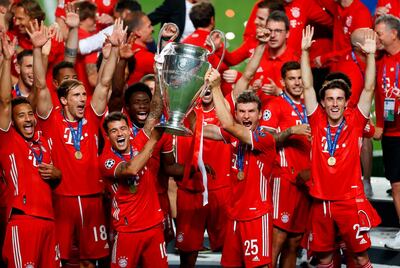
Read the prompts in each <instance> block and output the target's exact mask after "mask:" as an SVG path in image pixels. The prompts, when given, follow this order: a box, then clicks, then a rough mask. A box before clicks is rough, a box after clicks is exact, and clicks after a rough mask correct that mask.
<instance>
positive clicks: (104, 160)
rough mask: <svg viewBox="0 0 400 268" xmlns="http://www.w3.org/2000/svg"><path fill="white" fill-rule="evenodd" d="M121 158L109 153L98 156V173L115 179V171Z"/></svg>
mask: <svg viewBox="0 0 400 268" xmlns="http://www.w3.org/2000/svg"><path fill="white" fill-rule="evenodd" d="M122 162H124V161H122V159H119V158H118V157H115V156H113V155H112V154H110V153H104V154H103V155H102V156H100V158H99V168H100V173H101V176H102V177H103V178H107V179H115V172H116V170H117V167H118V165H119V164H121V163H122Z"/></svg>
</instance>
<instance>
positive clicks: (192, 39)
mask: <svg viewBox="0 0 400 268" xmlns="http://www.w3.org/2000/svg"><path fill="white" fill-rule="evenodd" d="M209 34H210V31H206V30H202V29H196V30H195V31H194V32H193V33H192V34H190V35H189V36H188V37H186V38H185V39H184V40H183V41H182V43H184V44H190V45H195V46H199V47H202V48H205V49H207V50H208V51H211V50H212V48H211V47H210V46H209V45H207V38H208V35H209ZM220 60H221V59H220V57H218V56H217V55H216V54H213V55H210V56H209V57H208V62H209V63H211V65H212V67H214V68H217V66H218V64H219V62H220ZM227 69H228V66H227V65H226V64H224V63H223V62H222V63H221V65H220V67H219V71H220V72H223V71H225V70H227Z"/></svg>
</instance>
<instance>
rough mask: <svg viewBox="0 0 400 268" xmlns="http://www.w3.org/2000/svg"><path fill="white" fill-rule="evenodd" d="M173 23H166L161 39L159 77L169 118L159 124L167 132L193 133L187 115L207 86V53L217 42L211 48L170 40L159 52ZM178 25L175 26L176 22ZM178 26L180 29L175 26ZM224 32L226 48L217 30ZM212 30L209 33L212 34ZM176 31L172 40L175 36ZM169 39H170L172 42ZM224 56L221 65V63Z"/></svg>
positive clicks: (158, 65) (159, 40)
mask: <svg viewBox="0 0 400 268" xmlns="http://www.w3.org/2000/svg"><path fill="white" fill-rule="evenodd" d="M171 25H173V24H166V25H165V24H164V26H163V27H162V29H161V30H160V35H159V39H158V51H157V56H156V62H157V63H156V66H157V69H158V80H159V83H160V88H161V93H162V98H163V102H164V105H165V107H166V110H167V113H168V121H166V122H163V123H160V124H159V125H157V126H156V127H162V128H166V130H165V131H167V132H168V133H171V134H173V135H178V136H190V135H192V131H191V130H190V129H188V128H186V127H185V126H184V125H183V120H184V118H185V117H186V116H187V115H188V114H189V113H190V111H191V110H192V109H193V108H194V106H195V104H196V100H197V99H198V98H199V97H201V96H202V94H203V93H204V91H205V88H206V87H207V86H206V85H205V83H204V77H205V74H206V73H207V71H208V70H209V69H210V67H211V64H210V63H209V62H208V60H207V58H208V56H210V55H212V54H213V53H214V52H215V45H214V43H213V41H212V40H211V38H210V40H211V42H210V43H211V46H212V48H213V49H212V51H211V52H209V51H208V50H207V49H204V48H202V47H198V46H193V45H188V44H181V43H172V42H170V43H168V44H167V45H166V46H165V47H164V49H163V50H162V51H161V52H160V42H161V34H162V33H163V31H164V28H165V27H171ZM173 26H175V27H176V25H173ZM176 29H178V28H177V27H176ZM213 32H217V33H219V34H220V35H221V37H222V39H223V44H224V49H225V39H224V34H223V33H222V32H220V31H218V30H214V31H213ZM213 32H211V33H210V36H211V34H213ZM176 36H177V34H175V35H174V36H173V37H172V38H171V39H174V37H176ZM171 39H170V41H172V40H171ZM222 59H223V56H222V58H221V61H220V63H219V64H218V67H219V65H220V64H221V62H222Z"/></svg>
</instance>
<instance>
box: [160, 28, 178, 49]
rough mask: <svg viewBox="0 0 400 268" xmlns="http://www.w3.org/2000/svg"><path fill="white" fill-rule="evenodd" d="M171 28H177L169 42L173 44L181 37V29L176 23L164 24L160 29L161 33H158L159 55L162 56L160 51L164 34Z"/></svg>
mask: <svg viewBox="0 0 400 268" xmlns="http://www.w3.org/2000/svg"><path fill="white" fill-rule="evenodd" d="M169 26H172V27H175V28H176V33H175V34H174V35H173V36H171V38H170V39H169V40H168V42H173V41H174V40H175V39H176V38H177V37H178V35H179V28H178V26H177V25H176V24H175V23H172V22H167V23H164V25H163V26H162V27H161V29H160V32H159V33H158V40H157V55H160V51H161V41H162V33H163V32H164V30H165V29H166V28H167V27H169Z"/></svg>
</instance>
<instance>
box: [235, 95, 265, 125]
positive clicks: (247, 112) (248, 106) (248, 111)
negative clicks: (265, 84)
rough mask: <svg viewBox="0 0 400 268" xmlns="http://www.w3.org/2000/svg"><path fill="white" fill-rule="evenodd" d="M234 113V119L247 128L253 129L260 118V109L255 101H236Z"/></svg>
mask: <svg viewBox="0 0 400 268" xmlns="http://www.w3.org/2000/svg"><path fill="white" fill-rule="evenodd" d="M235 115H236V120H237V121H238V122H239V123H240V124H242V125H243V126H245V127H246V128H247V129H249V130H255V129H256V128H257V126H258V122H259V120H260V119H261V111H260V110H258V104H257V103H256V102H247V103H237V104H236V110H235Z"/></svg>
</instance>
